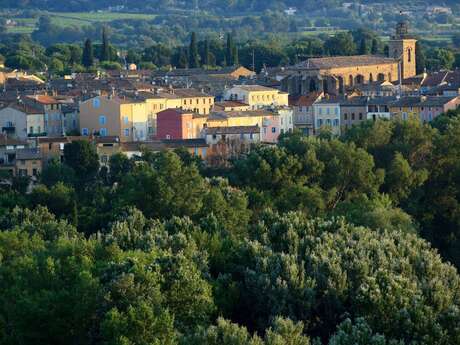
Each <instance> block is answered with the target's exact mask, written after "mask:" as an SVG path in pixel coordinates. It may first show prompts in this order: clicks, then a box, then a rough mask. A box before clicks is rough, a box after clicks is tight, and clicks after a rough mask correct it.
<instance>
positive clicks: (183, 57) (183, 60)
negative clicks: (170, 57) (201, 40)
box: [178, 48, 188, 68]
mask: <svg viewBox="0 0 460 345" xmlns="http://www.w3.org/2000/svg"><path fill="white" fill-rule="evenodd" d="M178 64H179V66H178V67H179V68H188V59H187V54H186V49H185V48H184V49H181V50H180V53H179V61H178Z"/></svg>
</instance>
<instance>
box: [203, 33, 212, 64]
mask: <svg viewBox="0 0 460 345" xmlns="http://www.w3.org/2000/svg"><path fill="white" fill-rule="evenodd" d="M210 54H211V52H210V47H209V41H208V40H207V39H206V40H205V41H204V56H203V61H204V64H205V65H206V66H209V65H210Z"/></svg>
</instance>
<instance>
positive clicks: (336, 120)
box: [334, 119, 339, 127]
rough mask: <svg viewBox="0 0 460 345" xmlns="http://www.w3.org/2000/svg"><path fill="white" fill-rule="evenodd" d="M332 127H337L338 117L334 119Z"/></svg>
mask: <svg viewBox="0 0 460 345" xmlns="http://www.w3.org/2000/svg"><path fill="white" fill-rule="evenodd" d="M334 127H339V120H338V119H334Z"/></svg>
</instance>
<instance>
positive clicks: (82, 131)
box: [81, 128, 89, 135]
mask: <svg viewBox="0 0 460 345" xmlns="http://www.w3.org/2000/svg"><path fill="white" fill-rule="evenodd" d="M88 133H89V131H88V128H82V130H81V134H82V135H88Z"/></svg>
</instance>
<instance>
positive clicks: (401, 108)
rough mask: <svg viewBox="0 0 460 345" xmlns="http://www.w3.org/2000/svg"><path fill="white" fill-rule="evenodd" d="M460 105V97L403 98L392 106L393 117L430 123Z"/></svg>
mask: <svg viewBox="0 0 460 345" xmlns="http://www.w3.org/2000/svg"><path fill="white" fill-rule="evenodd" d="M459 105H460V97H459V96H454V97H442V96H440V97H436V96H419V97H402V98H400V99H399V100H397V101H395V102H393V103H391V104H390V112H391V115H392V117H396V118H401V119H403V120H407V119H408V118H411V117H415V118H418V119H420V120H421V121H423V122H430V121H432V120H434V119H435V118H436V117H438V116H439V115H441V114H442V113H445V112H446V111H448V110H454V109H457V108H458V106H459Z"/></svg>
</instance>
